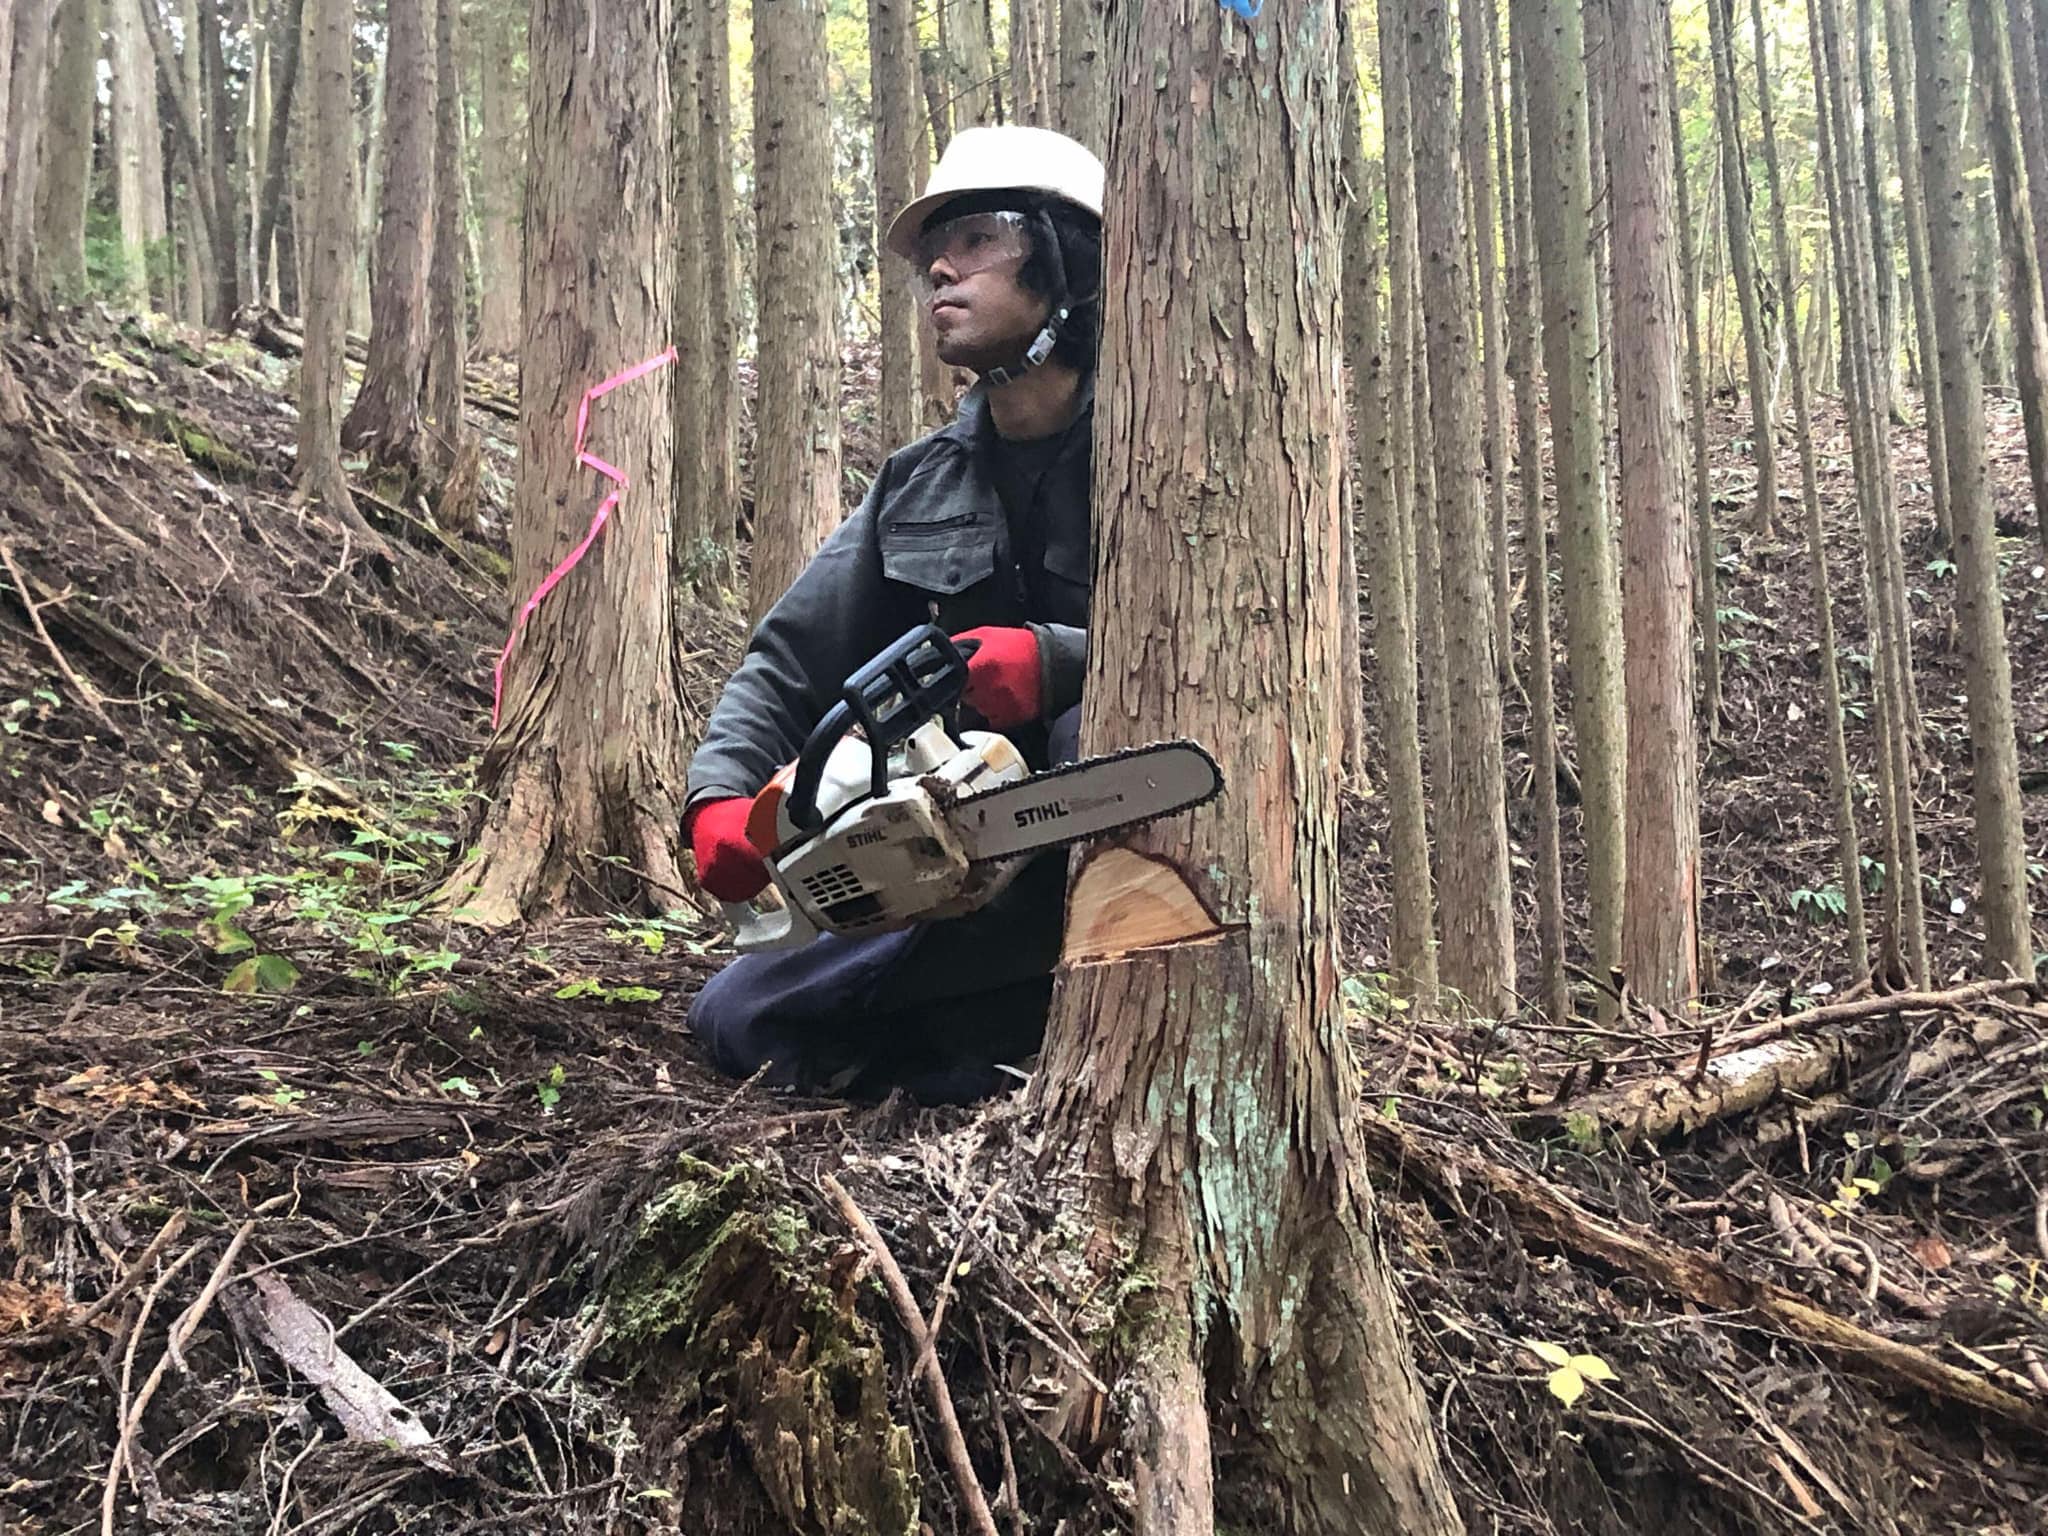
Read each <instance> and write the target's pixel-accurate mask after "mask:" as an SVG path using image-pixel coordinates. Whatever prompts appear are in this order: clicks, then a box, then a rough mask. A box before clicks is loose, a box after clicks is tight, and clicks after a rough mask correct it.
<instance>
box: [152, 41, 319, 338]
mask: <svg viewBox="0 0 2048 1536" xmlns="http://www.w3.org/2000/svg"><path fill="white" fill-rule="evenodd" d="M144 3H148V0H144ZM283 3H284V0H278V3H277V4H274V5H273V8H272V10H271V29H272V31H271V42H272V44H273V47H274V50H275V51H274V52H273V54H272V64H271V75H270V79H271V106H270V133H269V138H268V141H267V142H268V148H267V151H266V155H265V159H264V164H263V189H262V191H261V193H260V194H259V195H258V197H257V199H256V263H257V269H256V274H255V275H256V279H257V281H258V283H259V284H260V285H261V287H262V291H263V293H264V295H265V296H266V301H267V300H268V298H269V296H271V295H276V296H278V297H279V298H280V299H281V298H282V290H283V287H284V283H283V280H282V270H283V269H281V268H280V266H279V252H278V243H279V236H278V231H279V228H280V226H281V224H282V223H283V222H284V213H285V183H286V178H287V175H288V173H289V170H290V166H291V161H292V156H291V127H292V104H293V102H294V101H295V100H296V99H297V96H298V84H299V34H300V32H301V30H302V23H303V18H304V13H305V0H289V9H281V8H280V7H281V6H282V4H283Z"/></svg>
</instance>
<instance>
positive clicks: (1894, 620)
mask: <svg viewBox="0 0 2048 1536" xmlns="http://www.w3.org/2000/svg"><path fill="white" fill-rule="evenodd" d="M1839 30H1840V29H1839V27H1838V26H1837V24H1836V17H1835V11H1834V5H1833V0H1808V34H1809V38H1810V45H1811V49H1812V57H1813V65H1814V76H1815V81H1816V85H1817V88H1818V90H1819V97H1820V100H1819V106H1820V111H1819V113H1818V124H1819V128H1820V135H1819V140H1820V160H1821V164H1822V167H1823V175H1822V183H1823V187H1824V190H1825V193H1826V197H1827V202H1828V210H1829V224H1830V228H1831V233H1832V237H1833V242H1834V257H1835V264H1836V283H1835V287H1836V291H1837V292H1838V294H1839V295H1840V307H1841V313H1842V335H1843V342H1842V362H1843V372H1844V376H1845V379H1846V382H1847V391H1846V394H1847V399H1848V416H1849V428H1850V447H1851V452H1852V456H1853V458H1854V460H1855V466H1856V485H1857V507H1858V515H1859V517H1860V520H1861V523H1862V528H1863V551H1864V566H1865V571H1866V574H1867V577H1868V583H1869V588H1868V590H1869V592H1870V594H1871V602H1870V604H1869V607H1870V609H1871V610H1872V612H1871V613H1870V614H1869V615H1868V620H1869V627H1870V632H1871V655H1872V660H1873V662H1874V666H1873V669H1872V679H1871V682H1872V692H1873V693H1874V695H1875V697H1876V703H1877V739H1878V750H1879V754H1880V756H1879V780H1880V783H1879V795H1880V798H1881V800H1882V802H1883V805H1884V808H1885V850H1886V857H1885V871H1886V875H1885V888H1884V889H1885V916H1886V922H1885V934H1884V965H1883V969H1884V971H1885V973H1886V976H1887V978H1888V979H1891V980H1894V981H1896V980H1900V979H1901V978H1902V977H1903V975H1904V970H1903V967H1905V966H1907V965H1910V967H1911V975H1912V976H1913V977H1914V978H1915V979H1924V978H1925V977H1926V975H1927V928H1926V921H1925V917H1924V911H1923V906H1922V901H1921V892H1920V853H1919V840H1918V833H1917V816H1916V812H1915V808H1914V794H1913V789H1914V764H1913V759H1914V752H1913V742H1914V739H1915V736H1916V734H1917V731H1916V724H1917V707H1916V705H1915V703H1914V697H1913V668H1912V631H1911V627H1910V625H1909V623H1908V622H1907V614H1906V598H1905V575H1904V564H1903V560H1902V557H1901V556H1900V552H1899V538H1898V520H1897V511H1896V507H1895V505H1894V503H1893V501H1892V487H1891V454H1890V432H1889V430H1888V424H1889V422H1890V408H1889V402H1888V400H1887V397H1886V396H1885V393H1884V381H1885V377H1886V370H1884V369H1883V368H1882V367H1881V366H1880V365H1879V363H1878V360H1877V351H1878V339H1877V331H1878V327H1877V318H1876V306H1875V303H1874V302H1873V300H1872V297H1871V289H1872V287H1873V286H1874V279H1873V277H1872V275H1871V274H1872V272H1873V270H1874V268H1875V259H1874V257H1873V254H1872V250H1871V245H1870V229H1869V225H1868V222H1867V219H1866V217H1865V215H1866V213H1867V211H1868V206H1867V203H1866V201H1865V199H1864V197H1863V195H1862V191H1861V188H1860V187H1859V185H1858V182H1859V180H1860V173H1859V171H1858V168H1857V167H1858V163H1859V162H1858V159H1857V156H1856V154H1855V148H1854V136H1853V135H1852V134H1851V133H1850V132H1849V131H1848V124H1849V123H1850V122H1851V121H1852V120H1853V117H1854V109H1853V107H1852V105H1851V103H1850V99H1849V98H1850V95H1851V93H1852V92H1853V91H1854V88H1855V84H1854V79H1853V76H1852V75H1851V74H1850V73H1849V71H1848V70H1847V69H1846V68H1845V66H1844V64H1843V55H1842V49H1841V39H1840V35H1839ZM1951 490H1953V476H1951ZM1902 945H1903V947H1904V953H1903V955H1902V954H1901V946H1902Z"/></svg>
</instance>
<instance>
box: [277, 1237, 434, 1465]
mask: <svg viewBox="0 0 2048 1536" xmlns="http://www.w3.org/2000/svg"><path fill="white" fill-rule="evenodd" d="M252 1284H253V1285H254V1287H255V1291H256V1300H255V1302H254V1303H253V1304H250V1305H249V1306H248V1307H247V1315H248V1316H249V1317H250V1318H251V1319H252V1320H253V1321H254V1323H255V1325H256V1332H257V1334H258V1335H259V1336H260V1337H261V1338H262V1340H263V1342H264V1343H266V1344H268V1345H269V1346H270V1347H271V1349H272V1350H273V1351H275V1352H276V1354H277V1357H278V1358H279V1359H280V1360H282V1361H284V1363H285V1364H286V1365H288V1366H290V1367H291V1368H292V1370H293V1371H294V1372H296V1373H297V1374H298V1375H300V1376H302V1377H304V1378H305V1379H306V1380H307V1381H309V1382H311V1383H312V1384H313V1385H314V1386H316V1387H318V1388H319V1389H320V1396H321V1397H322V1398H323V1399H325V1401H326V1403H327V1406H328V1407H329V1408H330V1409H331V1410H333V1413H334V1416H335V1418H337V1419H339V1420H340V1421H341V1427H342V1432H343V1433H345V1434H346V1435H347V1436H348V1437H349V1439H351V1440H362V1441H366V1442H368V1443H369V1444H372V1445H376V1444H379V1443H382V1442H386V1441H388V1442H389V1443H391V1444H392V1445H395V1446H397V1447H398V1448H399V1449H400V1450H404V1451H409V1452H411V1453H412V1454H413V1455H414V1456H416V1457H418V1458H419V1460H420V1461H422V1462H424V1463H425V1464H426V1465H427V1466H430V1467H432V1468H434V1469H435V1470H436V1471H437V1472H447V1471H450V1470H452V1467H451V1464H450V1463H449V1460H448V1458H447V1457H446V1456H445V1455H444V1454H443V1453H442V1452H441V1451H440V1450H439V1449H438V1448H437V1447H436V1446H435V1444H434V1437H433V1435H432V1434H431V1433H430V1432H429V1431H428V1429H427V1427H426V1425H424V1424H422V1423H421V1422H420V1421H419V1416H418V1415H417V1414H415V1413H414V1412H413V1411H412V1410H411V1409H410V1408H408V1407H406V1406H405V1404H404V1403H402V1402H400V1401H399V1400H398V1399H397V1398H396V1397H394V1396H393V1395H392V1394H391V1392H390V1390H389V1389H388V1388H387V1387H385V1386H384V1384H383V1383H382V1382H380V1381H378V1380H377V1379H376V1378H375V1377H374V1376H372V1375H371V1374H370V1373H369V1372H368V1371H366V1370H364V1369H363V1368H362V1367H361V1366H360V1365H358V1364H356V1362H355V1360H354V1358H353V1357H351V1356H350V1355H349V1353H348V1351H346V1350H344V1349H343V1348H342V1347H341V1345H340V1344H339V1343H337V1342H336V1335H335V1332H334V1325H333V1324H332V1323H330V1322H328V1320H327V1319H326V1318H325V1317H323V1316H322V1315H321V1314H320V1313H319V1312H317V1311H315V1310H314V1309H313V1308H312V1307H310V1306H308V1305H307V1304H306V1303H305V1302H303V1301H301V1300H300V1299H299V1297H298V1296H297V1295H296V1294H295V1293H294V1292H293V1290H292V1288H291V1287H290V1286H289V1285H287V1284H286V1283H285V1281H284V1277H283V1276H282V1275H278V1274H274V1273H273V1274H261V1275H257V1276H256V1277H255V1279H254V1281H253V1282H252Z"/></svg>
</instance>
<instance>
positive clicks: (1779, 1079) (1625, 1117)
mask: <svg viewBox="0 0 2048 1536" xmlns="http://www.w3.org/2000/svg"><path fill="white" fill-rule="evenodd" d="M2031 988H2032V983H2030V982H2026V981H2019V980H2013V979H2007V980H2001V981H1979V982H1972V983H1971V984H1970V985H1968V986H1964V987H1955V988H1952V989H1951V990H1949V991H1946V992H1895V993H1893V994H1891V995H1890V996H1888V997H1865V998H1859V999H1857V1000H1856V1001H1854V1002H1845V1003H1833V1004H1829V1005H1827V1006H1824V1007H1820V1008H1809V1009H1807V1010H1805V1011H1804V1012H1802V1013H1795V1014H1789V1015H1787V1016H1786V1017H1785V1018H1782V1019H1777V1020H1774V1021H1772V1022H1771V1023H1769V1024H1766V1025H1762V1026H1760V1027H1758V1028H1755V1029H1751V1030H1747V1031H1745V1032H1744V1033H1743V1034H1741V1035H1736V1036H1732V1037H1730V1038H1729V1039H1727V1040H1724V1041H1723V1042H1722V1046H1723V1050H1722V1053H1721V1054H1720V1055H1717V1056H1715V1057H1714V1058H1713V1059H1712V1060H1710V1061H1709V1062H1707V1064H1706V1068H1705V1070H1704V1071H1700V1070H1698V1069H1697V1067H1696V1066H1689V1067H1687V1068H1686V1069H1684V1070H1682V1071H1676V1072H1668V1073H1664V1074H1661V1075H1659V1076H1657V1077H1652V1078H1646V1079H1644V1080H1642V1081H1640V1082H1634V1083H1629V1084H1626V1085H1625V1086H1623V1087H1619V1088H1610V1089H1607V1090H1605V1091H1604V1092H1595V1093H1589V1094H1582V1095H1580V1096H1579V1097H1578V1098H1577V1099H1576V1100H1574V1101H1573V1103H1572V1105H1571V1112H1572V1113H1575V1114H1581V1115H1591V1116H1593V1117H1594V1119H1596V1120H1597V1121H1598V1122H1599V1123H1600V1124H1601V1126H1602V1127H1604V1128H1605V1129H1607V1130H1609V1131H1612V1132H1613V1133H1615V1134H1616V1135H1618V1136H1620V1137H1622V1138H1623V1139H1624V1140H1627V1141H1635V1140H1648V1141H1659V1140H1662V1139H1663V1138H1664V1137H1666V1136H1670V1135H1673V1134H1680V1135H1690V1134H1692V1133H1693V1132H1695V1131H1698V1130H1700V1129H1701V1128H1702V1127H1704V1126H1707V1125H1710V1124H1712V1123H1713V1122H1715V1121H1717V1120H1723V1119H1726V1118H1728V1117H1729V1116H1731V1115H1738V1114H1743V1113H1746V1112H1748V1111H1749V1110H1752V1109H1757V1108H1760V1107H1761V1106H1762V1105H1764V1104H1767V1103H1769V1102H1770V1101H1771V1100H1772V1099H1775V1098H1777V1097H1778V1096H1779V1095H1781V1094H1785V1093H1807V1092H1810V1091H1812V1090H1813V1089H1815V1088H1817V1087H1819V1086H1820V1085H1821V1084H1823V1083H1827V1082H1830V1081H1832V1080H1833V1079H1834V1078H1835V1077H1836V1076H1837V1074H1839V1073H1840V1072H1841V1071H1842V1070H1843V1069H1844V1068H1845V1067H1848V1066H1851V1065H1853V1064H1854V1063H1855V1062H1856V1061H1857V1060H1858V1059H1859V1057H1860V1055H1861V1054H1863V1053H1865V1052H1866V1051H1867V1049H1868V1048H1869V1045H1870V1042H1869V1041H1867V1040H1865V1039H1862V1038H1860V1037H1859V1036H1858V1035H1857V1034H1856V1033H1855V1032H1853V1031H1846V1030H1841V1029H1835V1028H1831V1027H1830V1026H1835V1025H1843V1024H1853V1023H1860V1022H1866V1021H1868V1020H1871V1019H1878V1018H1888V1017H1892V1016H1895V1015H1898V1014H1905V1013H1944V1012H1955V1011H1958V1010H1960V1009H1964V1008H1967V1007H1969V1006H1970V1005H1971V1004H1973V1003H1980V1002H1983V1001H1985V1000H1987V999H1989V998H1992V997H1995V996H1996V995H1997V994H1999V993H2001V992H2013V991H2024V990H2031ZM1987 1022H1988V1021H1987ZM1812 1031H1820V1033H1812ZM2006 1032H2007V1026H2006V1025H2005V1024H2004V1023H2003V1022H2000V1023H1999V1024H1998V1025H1997V1026H1996V1028H1995V1029H1993V1030H1992V1032H1991V1034H1990V1035H1989V1036H1986V1037H1984V1038H1979V1037H1980V1036H1984V1026H1982V1025H1980V1026H1979V1027H1978V1029H1976V1030H1974V1031H1973V1032H1972V1035H1971V1037H1970V1039H1971V1042H1972V1043H1971V1045H1970V1046H1968V1047H1966V1049H1979V1048H1982V1047H1983V1046H1985V1045H1988V1044H1990V1043H1992V1040H1993V1039H1995V1038H1996V1037H1999V1036H2002V1035H2003V1034H2005V1033H2006ZM1794 1036H1796V1037H1798V1038H1791V1037H1794ZM1916 1060H1917V1058H1916ZM1562 1114H1563V1109H1562V1106H1552V1107H1546V1108H1544V1109H1539V1110H1535V1111H1532V1112H1531V1113H1530V1114H1529V1115H1527V1116H1525V1117H1524V1120H1525V1123H1527V1124H1529V1125H1530V1126H1532V1127H1535V1128H1538V1129H1550V1128H1553V1127H1554V1126H1555V1125H1556V1124H1557V1122H1558V1121H1559V1120H1560V1119H1561V1117H1562Z"/></svg>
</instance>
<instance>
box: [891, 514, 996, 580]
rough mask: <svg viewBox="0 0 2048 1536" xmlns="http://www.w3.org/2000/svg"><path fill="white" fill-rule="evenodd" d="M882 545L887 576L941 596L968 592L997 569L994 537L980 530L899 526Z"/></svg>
mask: <svg viewBox="0 0 2048 1536" xmlns="http://www.w3.org/2000/svg"><path fill="white" fill-rule="evenodd" d="M880 543H881V553H882V574H883V575H884V576H886V577H887V578H888V579H889V580H890V581H897V582H901V583H903V584H904V585H905V586H909V587H916V588H917V589H918V590H919V591H921V592H930V593H933V594H935V595H937V596H939V597H952V596H954V595H955V594H956V593H960V592H965V591H966V590H967V589H968V588H969V587H971V586H974V585H975V584H976V583H977V582H982V581H986V580H988V578H989V577H990V576H991V575H992V574H994V572H995V568H996V546H995V538H994V535H993V533H992V532H984V531H983V530H980V529H975V528H967V527H945V528H934V527H932V526H931V525H928V524H926V525H919V524H915V523H908V524H899V525H897V526H896V527H894V528H891V529H889V530H888V531H887V532H886V533H884V534H883V536H882V538H881V540H880Z"/></svg>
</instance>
